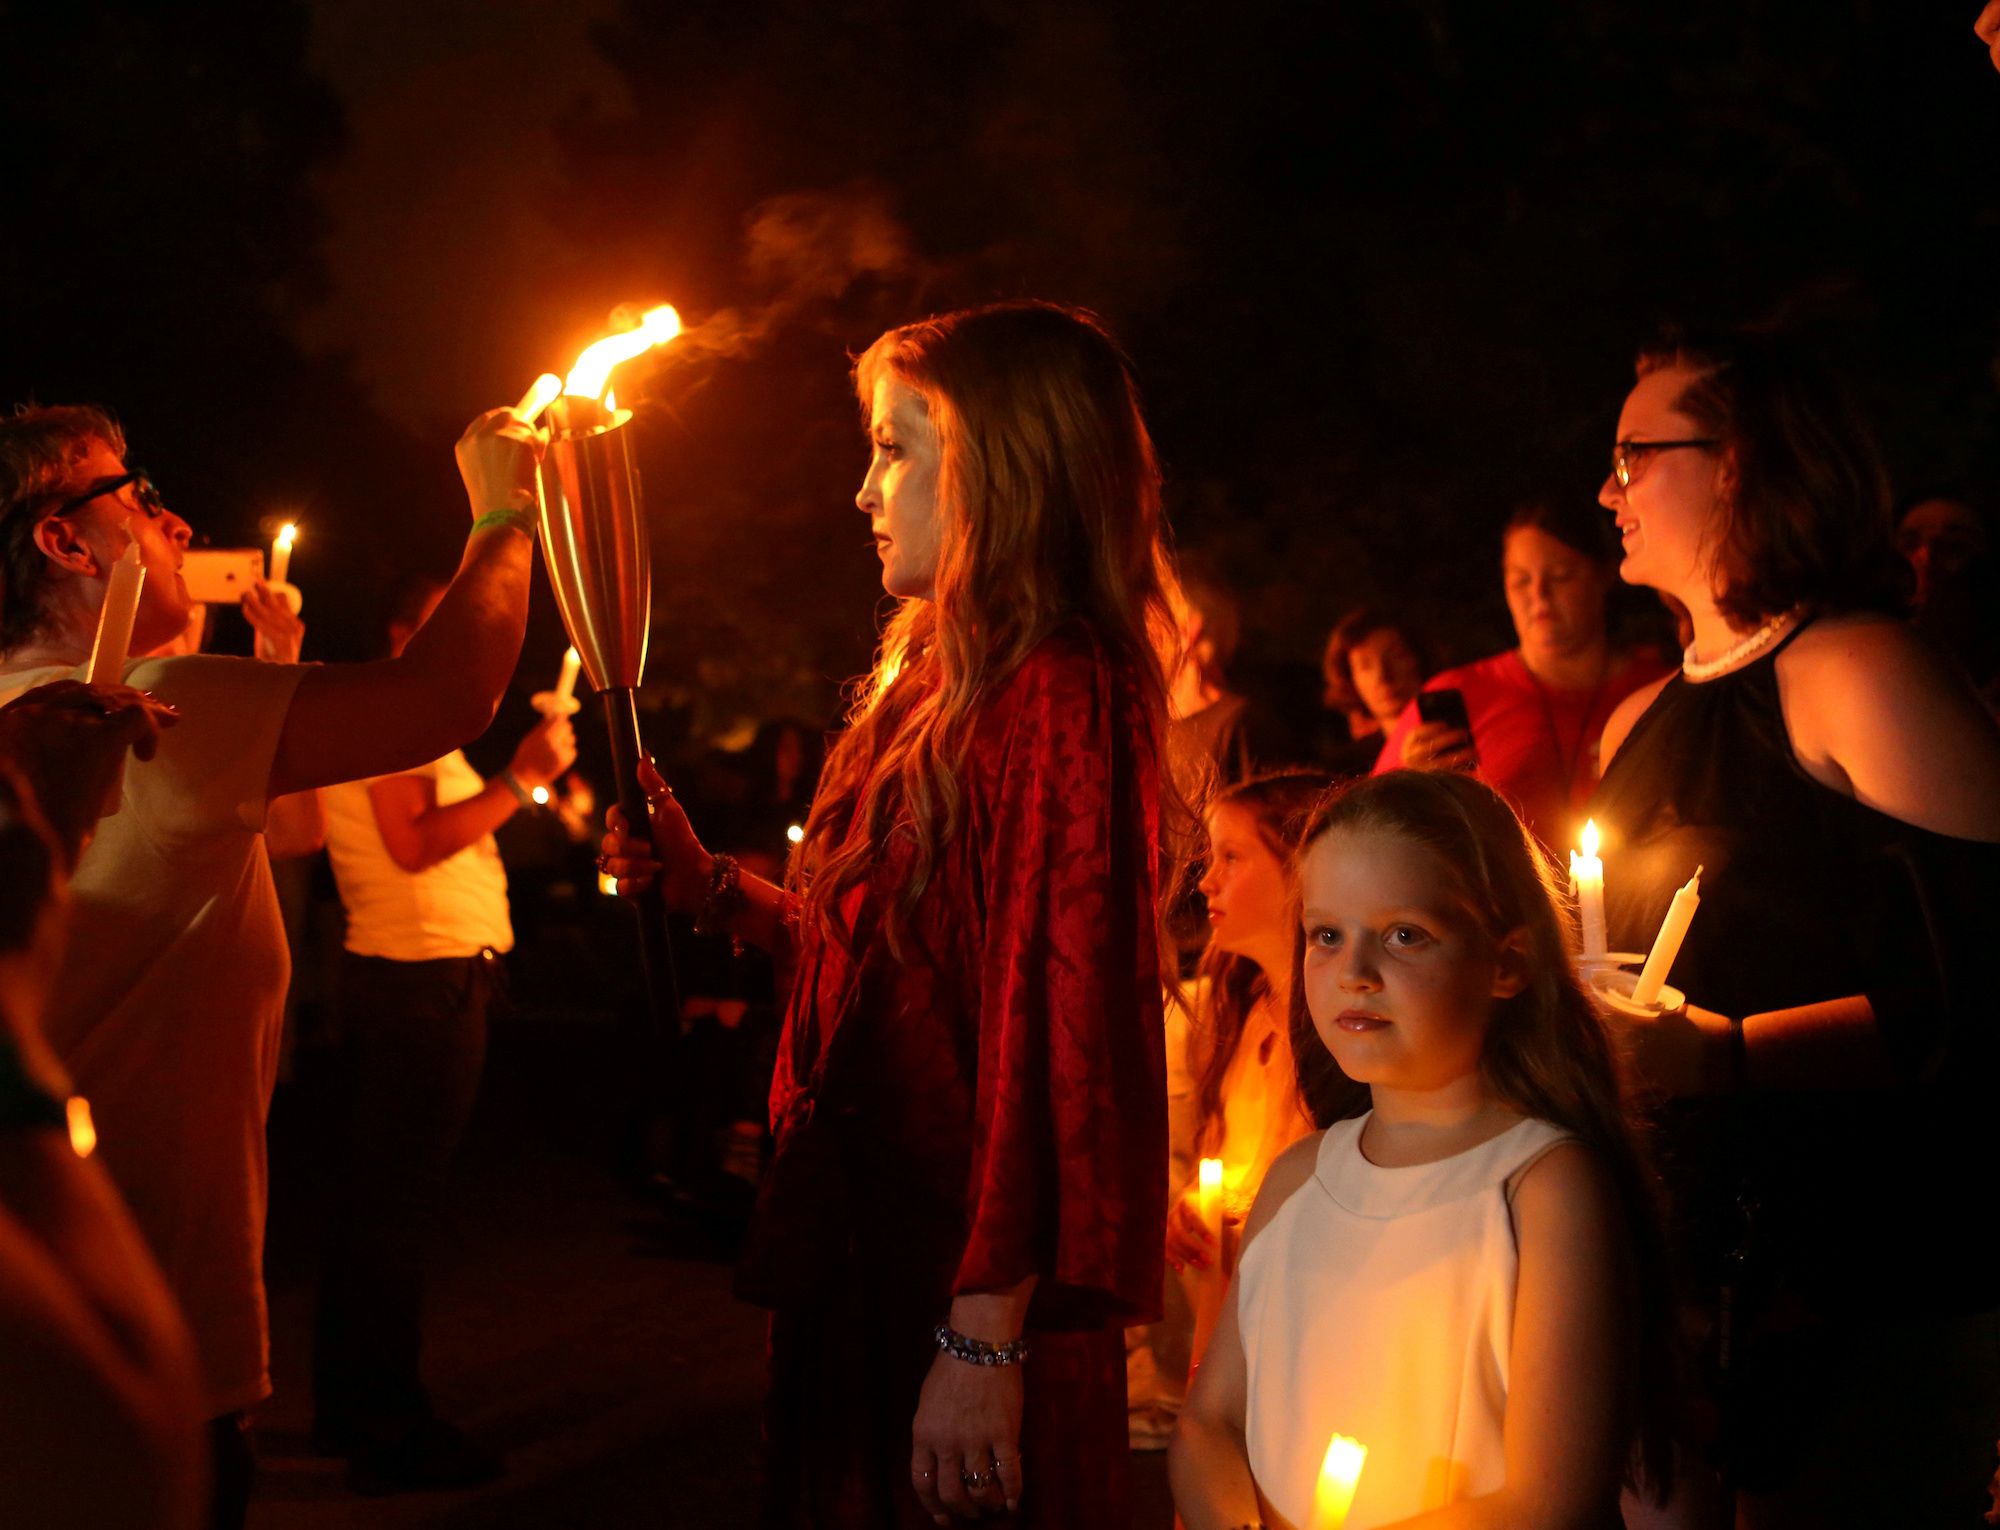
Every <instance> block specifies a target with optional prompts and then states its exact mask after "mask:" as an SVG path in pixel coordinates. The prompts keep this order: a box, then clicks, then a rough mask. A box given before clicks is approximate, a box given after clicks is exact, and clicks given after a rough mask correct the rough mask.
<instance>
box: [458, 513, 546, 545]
mask: <svg viewBox="0 0 2000 1530" xmlns="http://www.w3.org/2000/svg"><path fill="white" fill-rule="evenodd" d="M495 528H499V529H503V530H509V531H518V532H520V533H521V535H522V536H524V537H528V538H530V539H531V540H532V539H533V537H534V535H535V518H534V517H533V516H532V515H530V514H528V512H527V511H525V510H488V511H487V512H486V513H485V514H484V515H482V516H480V517H479V519H478V520H476V521H474V522H473V523H472V530H471V531H470V532H468V533H466V534H467V535H468V536H476V535H477V534H478V533H480V532H482V531H492V530H494V529H495Z"/></svg>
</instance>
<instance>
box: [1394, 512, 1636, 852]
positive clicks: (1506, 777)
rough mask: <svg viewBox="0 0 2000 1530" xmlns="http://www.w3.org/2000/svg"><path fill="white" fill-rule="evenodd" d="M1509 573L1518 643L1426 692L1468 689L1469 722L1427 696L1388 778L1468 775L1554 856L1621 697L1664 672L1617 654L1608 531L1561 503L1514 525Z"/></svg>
mask: <svg viewBox="0 0 2000 1530" xmlns="http://www.w3.org/2000/svg"><path fill="white" fill-rule="evenodd" d="M1500 548H1501V557H1500V574H1501V580H1502V582H1503V584H1504V586H1505V589H1506V593H1507V611H1508V614H1509V615H1510V616H1512V617H1513V619H1514V637H1515V646H1514V647H1512V648H1510V649H1508V650H1507V651H1506V652H1505V653H1498V654H1495V655H1493V657H1492V658H1490V659H1481V660H1479V661H1478V662H1476V663H1473V664H1463V665H1460V666H1459V667H1458V668H1456V669H1447V670H1443V671H1441V672H1440V673H1438V674H1435V675H1433V676H1431V678H1430V679H1429V680H1427V681H1425V682H1424V690H1425V691H1426V692H1438V691H1456V692H1457V693H1458V694H1459V697H1460V698H1461V699H1462V701H1463V709H1462V711H1463V723H1464V724H1469V725H1470V726H1469V727H1467V726H1464V725H1462V724H1461V722H1459V721H1456V720H1453V719H1450V718H1445V717H1431V718H1430V719H1429V720H1426V713H1427V705H1428V704H1427V703H1426V702H1425V701H1424V698H1423V696H1422V695H1421V694H1420V695H1419V696H1418V697H1417V699H1416V700H1414V701H1412V702H1411V703H1410V705H1409V706H1408V707H1406V708H1405V709H1404V711H1403V715H1402V716H1401V717H1399V718H1398V719H1397V720H1396V724H1395V726H1394V727H1392V728H1391V729H1390V730H1389V736H1388V738H1387V739H1386V740H1385V741H1384V742H1383V745H1382V752H1381V755H1380V756H1379V757H1378V758H1377V760H1376V763H1375V770H1376V772H1377V773H1378V774H1380V773H1382V772H1384V771H1390V770H1396V769H1399V768H1404V769H1411V770H1467V771H1470V772H1472V773H1473V774H1474V775H1476V776H1478V777H1479V779H1480V780H1482V781H1484V782H1485V783H1486V784H1487V785H1488V786H1491V787H1492V788H1494V790H1496V791H1498V792H1499V793H1500V795H1501V796H1503V797H1505V798H1506V799H1507V801H1508V802H1509V803H1510V804H1512V806H1513V808H1514V811H1515V812H1517V813H1519V814H1520V815H1521V820H1522V822H1524V823H1526V824H1527V826H1528V827H1529V828H1530V829H1532V830H1534V831H1535V834H1536V836H1537V837H1538V838H1539V839H1540V840H1541V841H1542V843H1543V844H1544V845H1547V846H1548V847H1550V848H1551V849H1555V850H1560V849H1562V848H1563V847H1565V846H1569V845H1573V844H1575V843H1576V840H1577V831H1578V830H1579V829H1580V828H1581V827H1582V825H1583V805H1584V804H1585V803H1586V802H1587V801H1589V799H1590V794H1591V792H1592V791H1594V790H1595V789H1596V787H1597V775H1598V738H1599V736H1600V735H1601V734H1602V733H1603V731H1604V725H1605V723H1606V722H1607V721H1608V720H1609V719H1610V717H1611V713H1612V710H1613V708H1615V707H1616V706H1617V705H1618V704H1619V702H1621V701H1623V700H1624V699H1625V698H1626V697H1627V696H1629V695H1631V694H1632V692H1633V691H1635V690H1637V689H1638V688H1639V687H1640V686H1642V685H1644V684H1646V683H1647V682H1648V681H1650V680H1653V679H1655V678H1657V677H1658V675H1659V674H1660V672H1661V669H1662V667H1663V666H1662V665H1661V664H1660V662H1659V660H1658V659H1657V658H1655V657H1654V656H1653V655H1651V654H1649V653H1646V652H1643V651H1641V650H1628V651H1621V650H1619V649H1617V648H1614V647H1613V646H1612V643H1611V638H1610V635H1609V633H1608V632H1607V631H1606V628H1605V620H1604V603H1605V600H1606V598H1607V597H1608V596H1609V594H1610V592H1611V585H1612V577H1613V576H1612V564H1611V558H1610V550H1609V549H1608V548H1607V547H1606V545H1605V539H1604V531H1603V526H1602V524H1601V523H1600V522H1598V521H1595V520H1593V519H1591V518H1590V517H1589V515H1588V513H1587V512H1585V511H1583V510H1581V509H1577V508H1573V507H1570V506H1567V505H1565V504H1562V503H1560V502H1557V501H1554V500H1536V501H1530V502H1529V503H1527V504H1524V505H1522V506H1521V507H1520V508H1519V509H1517V510H1516V511H1515V512H1514V514H1513V515H1512V516H1511V517H1510V518H1509V519H1508V522H1507V530H1506V532H1505V533H1504V534H1503V536H1502V538H1501V544H1500Z"/></svg>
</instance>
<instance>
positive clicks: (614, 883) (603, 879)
mask: <svg viewBox="0 0 2000 1530" xmlns="http://www.w3.org/2000/svg"><path fill="white" fill-rule="evenodd" d="M597 890H598V891H599V892H601V893H603V894H604V896H605V897H607V898H615V897H617V896H618V878H616V877H614V876H613V875H612V874H611V873H610V872H608V871H600V872H598V874H597Z"/></svg>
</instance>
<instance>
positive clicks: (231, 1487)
mask: <svg viewBox="0 0 2000 1530" xmlns="http://www.w3.org/2000/svg"><path fill="white" fill-rule="evenodd" d="M208 1456H209V1484H208V1530H243V1523H244V1521H245V1520H246V1519H248V1518H249V1517H250V1484H251V1481H252V1480H253V1479H254V1478H255V1477H256V1475H257V1453H256V1451H255V1450H254V1449H252V1447H251V1444H250V1415H249V1414H248V1413H224V1414H221V1415H220V1416H218V1417H216V1418H212V1419H210V1420H209V1421H208Z"/></svg>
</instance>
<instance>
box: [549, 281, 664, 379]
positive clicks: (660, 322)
mask: <svg viewBox="0 0 2000 1530" xmlns="http://www.w3.org/2000/svg"><path fill="white" fill-rule="evenodd" d="M680 332H681V316H680V315H679V314H678V313H676V312H674V310H673V308H672V306H671V305H669V304H665V303H662V304H661V305H660V306H659V307H658V308H652V309H648V310H647V312H646V316H645V317H644V318H643V319H641V320H640V321H639V327H638V328H637V329H630V330H626V331H625V332H624V333H623V334H619V335H606V336H605V337H604V338H603V339H602V340H599V341H597V342H596V343H595V344H593V345H590V346H586V347H585V348H584V352H583V354H582V355H581V356H579V357H577V358H576V365H575V366H573V367H571V368H570V373H569V376H568V378H566V379H565V380H564V382H563V392H564V393H565V394H567V395H568V396H569V397H571V398H602V397H603V396H604V385H605V384H606V383H608V382H609V381H610V380H611V369H612V368H613V367H615V366H617V365H618V363H619V362H621V361H630V360H631V359H632V358H633V357H634V356H638V355H641V354H643V353H644V352H646V351H650V350H651V349H652V348H653V347H654V346H656V345H665V344H666V343H667V342H668V341H669V340H671V339H673V338H674V336H676V335H678V334H679V333H680Z"/></svg>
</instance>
